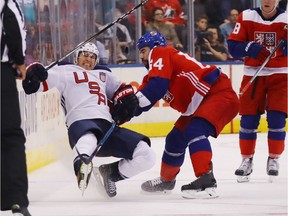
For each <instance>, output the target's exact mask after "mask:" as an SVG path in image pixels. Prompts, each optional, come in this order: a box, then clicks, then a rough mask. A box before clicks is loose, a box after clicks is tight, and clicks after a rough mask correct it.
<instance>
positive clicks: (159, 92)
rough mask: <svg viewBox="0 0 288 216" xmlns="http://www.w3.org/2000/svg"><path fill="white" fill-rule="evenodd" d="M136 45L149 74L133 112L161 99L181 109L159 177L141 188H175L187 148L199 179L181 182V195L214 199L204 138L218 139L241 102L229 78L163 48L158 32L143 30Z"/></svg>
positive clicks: (182, 54) (147, 189) (150, 189)
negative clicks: (184, 183)
mask: <svg viewBox="0 0 288 216" xmlns="http://www.w3.org/2000/svg"><path fill="white" fill-rule="evenodd" d="M137 46H138V49H139V52H140V58H141V60H142V62H143V64H144V65H145V67H146V68H147V69H148V74H147V75H146V76H145V77H144V78H143V83H142V84H141V86H140V87H139V89H138V92H137V93H136V95H137V98H138V100H139V109H138V110H137V112H136V115H140V114H141V112H143V111H148V110H149V109H150V108H151V107H152V106H153V105H154V104H155V103H156V102H157V101H158V100H160V99H161V98H163V99H164V100H165V101H166V102H168V103H169V104H170V106H171V107H172V108H173V109H175V110H177V111H179V112H181V113H182V115H181V116H180V117H179V119H178V120H177V121H176V123H175V126H174V128H173V129H172V131H171V132H170V133H169V134H168V135H167V137H166V144H165V150H164V152H163V157H162V163H161V171H160V177H158V178H156V179H153V180H149V181H146V182H144V183H143V184H142V186H141V187H142V190H144V191H147V192H158V191H169V190H173V189H174V187H175V183H176V176H177V174H178V173H179V172H180V168H181V166H182V164H183V162H184V156H185V151H186V148H187V147H188V149H189V153H190V159H191V162H192V165H193V168H194V173H195V176H196V177H197V179H196V180H195V181H192V182H191V183H190V184H187V185H183V186H182V188H181V191H182V194H183V197H186V198H195V197H198V196H200V197H202V196H203V197H217V194H216V192H215V188H216V187H217V184H216V179H215V178H214V174H213V168H212V149H211V146H210V142H209V140H208V137H209V136H213V137H217V136H218V134H219V133H220V132H221V130H222V129H223V127H224V126H225V125H226V124H227V123H229V122H230V121H231V120H232V119H233V118H234V117H235V116H236V115H237V113H238V108H239V101H238V97H237V94H236V93H235V92H234V91H233V89H232V86H231V81H230V79H228V77H227V76H226V75H225V74H224V73H222V72H221V69H220V68H217V67H216V66H214V65H204V64H202V63H200V62H198V61H197V60H195V59H194V58H192V57H191V56H189V55H188V54H185V53H183V52H181V51H178V50H176V49H174V48H172V47H170V46H167V43H166V39H165V38H164V36H163V35H161V34H160V33H159V32H153V31H152V32H149V33H146V34H144V35H143V36H142V37H141V38H140V39H139V40H138V43H137ZM202 191H205V192H207V193H205V192H202Z"/></svg>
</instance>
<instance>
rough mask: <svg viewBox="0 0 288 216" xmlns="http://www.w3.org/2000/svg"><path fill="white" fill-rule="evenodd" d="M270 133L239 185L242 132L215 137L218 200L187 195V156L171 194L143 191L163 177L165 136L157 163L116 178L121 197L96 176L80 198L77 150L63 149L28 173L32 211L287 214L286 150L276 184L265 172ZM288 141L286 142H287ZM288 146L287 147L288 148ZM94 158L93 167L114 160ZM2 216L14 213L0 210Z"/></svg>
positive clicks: (102, 215)
mask: <svg viewBox="0 0 288 216" xmlns="http://www.w3.org/2000/svg"><path fill="white" fill-rule="evenodd" d="M266 137H267V134H266V133H261V134H258V140H257V146H256V153H255V156H254V171H253V173H252V175H251V181H250V182H249V183H237V182H236V176H235V175H234V171H235V169H237V168H238V167H239V165H240V163H241V157H240V153H239V148H238V135H237V134H229V135H228V134H221V135H220V136H219V137H218V138H217V139H214V138H211V139H210V141H211V143H212V144H211V145H212V149H213V164H214V175H215V177H216V179H217V183H218V188H217V190H216V192H217V193H218V195H219V198H217V199H201V200H196V199H193V200H191V199H184V198H182V197H181V193H180V188H181V186H182V185H183V184H187V183H189V182H191V181H192V180H194V179H195V177H194V172H193V169H192V166H191V162H190V160H189V158H188V157H187V155H188V154H187V155H186V160H185V162H184V164H183V167H182V169H181V172H180V173H179V175H178V176H177V183H176V187H175V189H174V190H173V191H172V193H170V194H147V193H144V192H141V189H140V185H141V183H142V182H144V181H146V180H148V179H151V178H155V177H158V176H159V167H160V162H161V156H162V150H163V147H164V141H165V139H164V138H153V139H152V148H153V149H154V150H155V151H156V153H157V156H158V157H157V158H158V159H157V163H156V165H155V166H154V167H153V168H152V169H151V170H149V171H147V172H144V173H141V174H140V175H138V176H135V177H134V178H131V179H128V180H125V181H121V182H117V188H118V190H117V193H118V194H117V196H116V197H114V198H107V197H104V196H102V195H101V194H99V192H98V190H97V187H96V181H95V179H93V177H92V179H91V181H90V184H89V186H88V188H87V190H86V191H85V194H84V196H81V191H80V190H79V189H78V187H77V183H76V178H75V176H74V172H73V167H72V161H73V159H72V151H70V149H68V144H65V145H66V146H67V149H65V148H66V147H65V148H64V150H63V148H60V150H59V151H61V153H62V154H63V158H62V159H61V160H59V161H57V162H55V163H53V164H51V165H49V166H46V167H44V168H42V169H40V170H37V171H35V172H33V173H31V174H29V199H30V206H29V210H30V212H31V214H32V215H33V216H192V215H199V216H212V215H218V216H219V215H233V216H234V215H237V216H238V215H239V216H240V215H249V216H256V215H257V216H258V215H259V216H265V215H270V216H271V215H277V216H280V215H281V216H282V215H283V216H284V215H287V149H286V150H285V151H284V153H283V155H282V157H281V159H280V174H279V176H278V177H277V178H276V179H275V181H274V182H273V183H269V182H268V176H267V174H266V161H267V152H268V150H267V149H268V146H267V140H266ZM286 144H287V142H286ZM286 147H287V146H286ZM114 160H115V159H114V158H105V159H104V158H101V159H99V158H97V159H96V160H95V159H94V165H99V164H101V163H106V162H111V161H114ZM1 215H3V216H4V215H5V216H8V215H11V213H10V212H1Z"/></svg>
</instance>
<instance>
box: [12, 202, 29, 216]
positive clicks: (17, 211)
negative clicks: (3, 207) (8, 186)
mask: <svg viewBox="0 0 288 216" xmlns="http://www.w3.org/2000/svg"><path fill="white" fill-rule="evenodd" d="M11 210H12V213H13V215H14V216H31V214H30V213H29V211H28V209H27V208H26V207H20V206H19V205H18V204H14V205H13V206H12V207H11Z"/></svg>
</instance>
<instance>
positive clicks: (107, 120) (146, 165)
mask: <svg viewBox="0 0 288 216" xmlns="http://www.w3.org/2000/svg"><path fill="white" fill-rule="evenodd" d="M98 56H99V51H98V49H97V47H96V46H95V44H93V43H87V44H85V45H84V46H81V47H80V48H79V49H78V50H77V51H76V52H75V57H74V60H75V64H66V65H56V66H54V67H52V68H51V69H49V70H48V72H47V71H46V70H45V68H44V67H43V65H41V64H40V63H33V64H31V65H29V66H28V67H27V76H26V79H25V80H24V81H23V83H22V84H23V88H24V91H25V92H26V93H27V94H32V93H35V92H39V91H47V90H49V89H51V88H54V87H56V88H57V89H58V90H59V93H60V95H61V105H62V107H63V110H64V113H65V117H66V124H67V128H68V137H69V142H70V146H71V148H72V149H73V152H74V155H75V159H74V171H75V175H76V176H77V182H78V187H79V188H80V189H81V190H82V191H84V189H85V188H86V187H87V185H88V183H89V179H90V176H91V173H92V168H93V164H92V162H90V161H89V163H88V164H86V163H87V162H86V163H84V162H83V159H85V158H89V156H90V155H92V154H93V152H94V150H95V149H96V147H97V144H98V143H99V141H100V140H101V139H102V138H103V136H104V135H105V134H106V132H107V131H108V130H109V128H110V127H111V125H112V122H113V118H114V120H115V122H116V123H118V124H121V123H123V120H124V119H125V120H126V119H127V115H130V114H129V113H131V111H132V113H133V112H134V111H136V109H137V107H138V100H137V98H136V96H135V95H134V90H133V87H132V86H131V85H125V84H123V83H122V82H121V81H120V80H119V79H117V78H116V77H115V76H113V74H112V73H111V71H110V69H108V68H107V67H104V66H99V65H97V62H98ZM108 101H112V102H114V110H116V111H114V112H113V111H112V115H111V113H110V108H109V105H108ZM122 101H126V102H127V101H128V103H123V104H125V105H122ZM127 104H129V105H127ZM127 110H129V112H128V111H127ZM115 113H116V114H115ZM114 114H115V115H114ZM131 117H132V116H131ZM128 119H129V116H128ZM95 156H97V157H109V156H113V157H117V158H121V159H120V160H119V161H117V162H114V163H111V164H104V165H101V166H100V167H99V171H100V175H101V178H102V180H103V183H104V187H105V190H106V193H107V195H108V196H109V197H113V196H115V195H116V185H115V182H117V181H120V180H123V179H126V178H130V177H132V176H135V175H137V174H139V173H140V172H143V171H145V170H148V169H150V168H151V167H152V166H153V165H154V164H155V160H156V159H155V154H154V152H153V151H152V150H151V148H150V139H149V138H148V137H146V136H144V135H142V134H139V133H136V132H134V131H131V130H128V129H125V128H121V127H118V126H116V128H115V129H114V131H113V132H112V134H111V135H110V136H109V138H108V139H107V140H106V142H105V143H104V144H103V146H102V148H101V149H100V150H99V151H98V152H97V153H96V155H95ZM87 170H88V172H87ZM86 172H87V173H88V175H86ZM85 175H86V176H87V177H85ZM86 178H87V180H86Z"/></svg>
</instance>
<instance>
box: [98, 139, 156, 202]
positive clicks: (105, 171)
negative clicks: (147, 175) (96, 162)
mask: <svg viewBox="0 0 288 216" xmlns="http://www.w3.org/2000/svg"><path fill="white" fill-rule="evenodd" d="M132 157H133V158H132V160H128V159H121V160H120V161H117V162H114V163H112V164H103V165H101V166H100V167H99V173H100V175H101V178H102V182H103V185H104V188H105V191H106V193H107V195H108V196H109V197H114V196H116V194H117V188H116V184H115V182H117V181H120V180H124V179H126V178H131V177H133V176H135V175H137V174H139V173H141V172H143V171H146V170H148V169H150V168H152V167H153V165H154V164H155V161H156V156H155V153H154V152H153V151H152V149H151V148H150V147H149V146H148V144H147V143H146V142H144V141H140V142H139V143H138V145H137V147H136V148H135V150H134V152H133V156H132ZM96 179H97V177H96Z"/></svg>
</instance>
